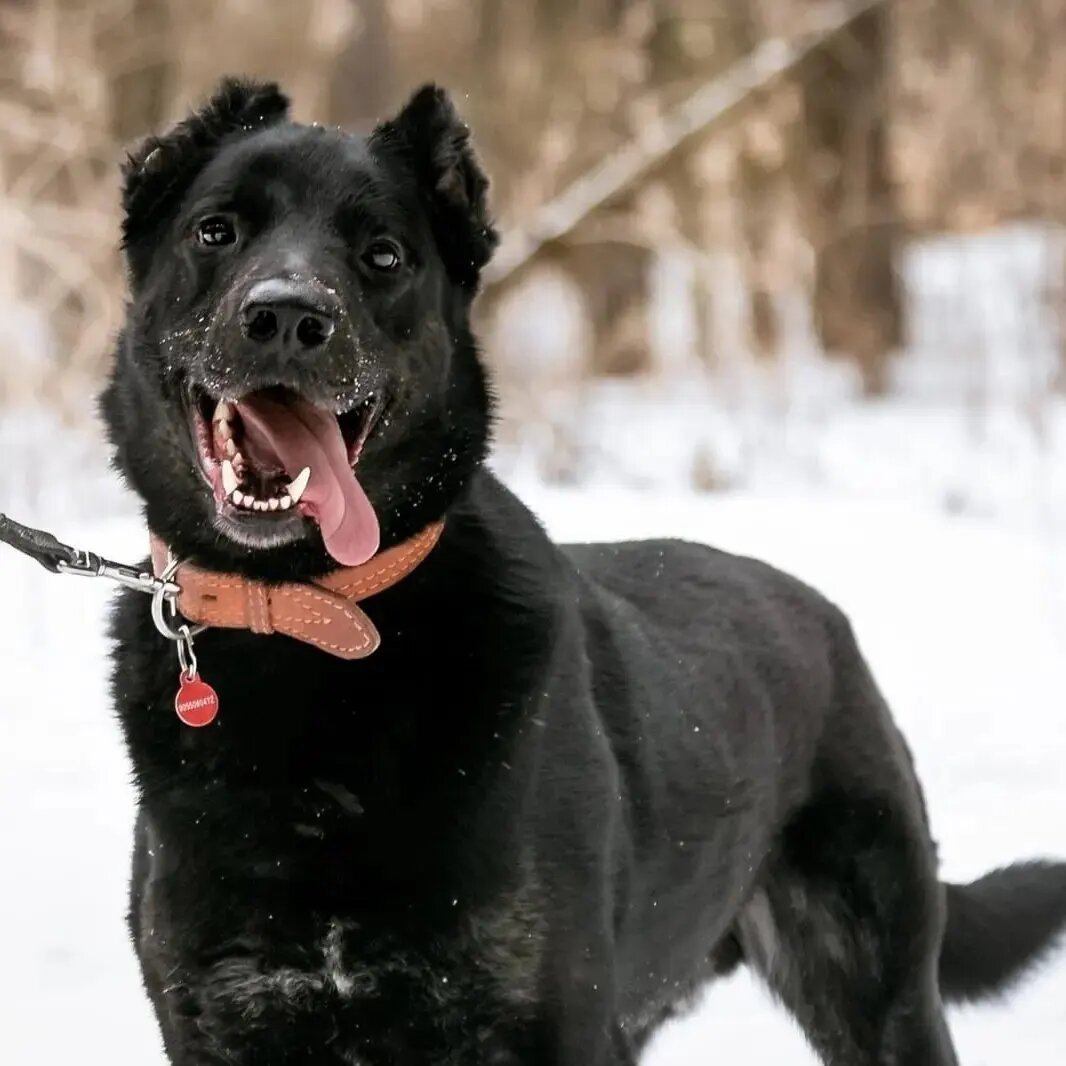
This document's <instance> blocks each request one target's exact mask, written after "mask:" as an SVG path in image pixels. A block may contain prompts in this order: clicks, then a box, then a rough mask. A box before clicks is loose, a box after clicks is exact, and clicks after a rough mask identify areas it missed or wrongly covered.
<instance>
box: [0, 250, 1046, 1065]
mask: <svg viewBox="0 0 1066 1066" xmlns="http://www.w3.org/2000/svg"><path fill="white" fill-rule="evenodd" d="M1049 248H1050V249H1051V250H1052V252H1053V253H1054V254H1056V255H1058V254H1061V250H1062V249H1061V241H1060V238H1059V236H1058V235H1057V234H1056V233H1054V232H1049V231H1044V230H1040V231H1037V230H1028V229H1017V230H1009V231H1003V232H1000V233H998V234H994V235H992V236H989V237H983V238H974V239H973V240H971V241H969V242H965V241H950V242H944V241H941V242H929V243H926V244H923V245H918V246H915V247H914V248H912V250H911V251H910V252H909V253H908V258H907V261H906V281H907V289H908V293H909V298H910V302H911V310H912V339H911V346H910V349H909V350H908V352H907V353H906V354H905V355H904V356H903V358H902V359H901V360H900V361H899V363H898V366H897V370H896V378H895V381H894V386H893V389H892V390H891V393H890V397H889V398H885V399H881V400H878V401H876V402H875V401H869V400H865V401H864V400H860V399H859V398H858V397H857V395H856V389H855V387H854V382H853V381H852V380H851V379H850V378H849V377H848V374H847V373H846V371H845V370H843V369H842V368H841V367H840V366H839V365H830V364H828V363H826V362H824V361H823V360H822V359H821V358H820V357H819V356H818V355H817V354H816V352H815V350H814V346H813V345H812V344H810V343H808V342H807V341H805V339H804V338H805V333H804V330H803V328H802V324H800V326H799V327H797V329H796V330H795V331H794V334H793V338H794V340H793V343H792V344H791V345H790V347H789V350H788V353H787V358H786V359H785V360H784V362H783V364H782V366H781V367H780V368H779V369H778V370H776V371H775V372H774V373H773V374H766V373H763V372H756V371H754V370H752V369H751V368H750V367H737V368H734V370H733V371H728V368H727V371H723V372H721V373H719V374H718V375H716V376H710V375H706V374H698V375H697V374H694V373H693V374H691V375H690V374H688V373H687V371H686V368H685V366H684V364H683V362H682V363H681V364H680V365H677V364H676V362H675V364H673V365H672V366H671V369H670V372H669V373H665V372H664V373H661V374H658V375H656V376H653V377H652V378H643V379H640V380H639V381H630V382H626V383H621V382H615V383H612V384H605V383H602V382H601V383H599V384H595V383H590V382H581V383H579V384H571V385H568V386H566V387H562V386H560V385H559V382H560V381H564V382H565V374H563V375H562V376H560V374H559V373H558V368H557V367H556V368H553V369H552V370H551V372H550V373H547V372H546V377H545V381H544V382H543V388H542V389H541V391H540V392H539V393H537V395H538V396H541V397H542V400H540V401H538V402H540V403H541V405H542V406H541V409H540V415H539V417H538V418H527V419H526V420H524V421H522V422H520V423H519V422H514V423H510V424H508V425H505V426H504V427H503V428H502V429H501V435H500V436H501V448H500V451H499V453H498V458H497V460H496V462H497V466H498V468H499V469H500V471H501V472H502V473H503V474H504V476H506V477H507V478H508V480H509V481H510V482H511V483H512V484H513V485H514V487H515V488H516V489H517V490H518V491H519V493H520V494H521V495H522V496H523V497H524V498H525V499H526V501H527V502H528V503H529V504H530V505H531V506H532V507H533V509H534V510H535V511H536V512H537V513H538V514H539V515H540V516H541V517H542V518H543V519H544V520H545V521H546V522H547V524H548V527H549V529H550V530H551V532H552V533H553V534H554V535H555V536H557V537H558V538H561V539H582V540H584V539H593V538H597V539H619V538H628V537H645V536H659V535H672V536H683V537H689V538H693V539H696V540H702V541H706V542H709V543H712V544H715V545H718V546H720V547H723V548H728V549H732V550H736V551H740V552H744V553H747V554H753V555H757V556H761V557H763V558H765V559H767V560H769V561H771V562H773V563H775V564H777V565H778V566H781V567H783V568H785V569H788V570H790V571H792V572H794V573H795V574H797V575H799V576H800V577H802V578H803V579H805V580H806V581H808V582H810V583H812V584H814V585H816V586H818V587H819V588H821V589H822V590H823V591H824V592H826V593H827V594H828V595H829V596H830V597H832V598H833V599H835V600H836V601H837V602H838V603H840V604H841V605H842V606H843V607H844V608H845V609H846V610H847V611H848V612H849V613H850V615H851V617H852V619H853V621H854V623H855V627H856V630H857V632H858V634H859V637H860V640H861V642H862V644H863V646H864V648H865V651H866V653H867V655H868V657H869V659H870V661H871V663H872V665H873V668H874V670H875V673H876V674H877V676H878V678H879V680H880V682H881V684H882V686H883V688H884V690H885V692H886V694H887V696H888V699H889V700H890V702H891V703H892V705H893V707H894V708H895V713H896V715H897V718H898V720H899V722H900V723H901V725H902V728H903V730H904V731H905V733H906V735H907V737H908V739H909V741H910V743H911V746H912V748H913V750H914V753H915V757H916V759H917V762H918V767H919V771H920V774H921V778H922V780H923V782H924V785H925V788H926V790H927V794H928V799H929V804H930V808H931V816H932V821H933V825H934V829H935V834H936V836H937V839H938V841H939V844H940V848H941V854H942V857H943V863H944V867H943V874H944V877H945V878H947V879H954V880H966V879H970V878H973V877H976V876H978V875H980V874H981V873H983V872H984V871H986V870H987V869H989V868H990V867H993V866H996V865H999V864H1003V863H1007V862H1010V861H1012V860H1014V859H1018V858H1027V857H1036V856H1056V855H1058V856H1066V781H1064V768H1066V728H1064V713H1066V654H1064V649H1066V404H1064V402H1063V400H1062V398H1061V396H1060V397H1057V398H1056V396H1055V394H1054V392H1053V391H1052V390H1050V389H1049V388H1048V377H1049V375H1050V373H1051V365H1052V359H1053V356H1054V344H1053V331H1052V330H1051V329H1050V327H1047V328H1045V327H1044V326H1043V325H1042V324H1041V319H1040V317H1039V316H1034V315H1027V316H1025V318H1024V321H1019V318H1018V316H1017V314H1016V313H1015V312H1016V308H1017V306H1018V305H1019V301H1020V300H1021V298H1022V297H1021V295H1020V294H1022V293H1023V292H1030V291H1031V287H1032V278H1031V277H1030V276H1029V275H1030V274H1031V272H1032V269H1033V264H1034V263H1038V262H1040V261H1041V260H1042V259H1043V257H1046V256H1047V255H1048V254H1049ZM671 269H673V268H672V267H671V266H670V264H669V263H666V264H664V266H663V271H664V274H663V278H662V279H660V280H661V284H662V286H663V296H662V299H661V300H660V301H659V306H660V308H661V309H664V310H661V313H660V314H659V322H658V326H657V331H658V337H659V345H660V349H661V352H660V354H661V356H662V358H663V359H664V360H666V361H667V362H669V361H670V359H671V358H672V356H673V355H675V354H676V351H677V350H678V349H679V347H681V345H680V341H679V336H680V334H679V331H680V332H681V333H683V330H684V323H683V321H682V319H683V315H680V316H679V315H678V314H677V313H674V311H671V307H673V306H674V305H672V304H671V301H670V298H669V295H670V280H669V279H670V277H671ZM553 298H554V297H551V296H550V294H549V295H545V296H544V299H545V300H548V299H553ZM565 302H566V301H565V298H560V299H559V300H558V301H557V304H556V305H552V307H551V308H550V309H549V310H550V311H551V313H547V312H544V313H542V314H541V316H540V317H539V319H538V322H537V328H535V329H533V330H532V331H531V335H530V336H528V337H527V338H526V341H527V342H528V344H529V345H530V346H533V347H535V346H536V344H538V343H540V344H542V345H543V347H544V349H545V350H553V351H558V350H559V349H560V347H561V338H560V336H559V335H558V333H556V334H552V333H551V330H553V329H554V330H556V331H565V330H566V329H567V328H569V327H568V325H567V321H566V313H565ZM945 308H949V309H955V311H953V312H952V313H950V314H947V315H945V313H944V312H945ZM675 310H676V308H675ZM543 311H544V308H543V307H542V312H543ZM934 311H935V313H934ZM945 321H951V322H953V323H954V326H955V328H954V330H953V331H952V332H951V333H950V336H945V334H944V332H943V329H944V323H945ZM549 323H550V326H549ZM968 330H972V335H973V336H979V337H980V338H981V342H982V348H981V357H980V358H977V359H971V360H968V361H965V362H964V363H962V362H960V361H959V360H958V359H957V358H953V356H955V355H957V352H956V351H955V350H954V348H955V347H957V346H958V345H960V344H964V343H968V341H967V337H968V336H970V333H969V332H968ZM960 338H961V339H960ZM529 365H531V366H535V362H534V363H530V364H529ZM961 367H964V368H965V369H960V368H961ZM531 374H532V384H531V386H530V388H534V389H535V388H536V385H537V382H536V373H535V371H531ZM86 406H87V401H86ZM575 415H579V416H580V417H575ZM560 440H562V441H563V443H562V445H560ZM560 449H561V450H562V452H563V453H565V462H564V463H562V465H561V466H560V464H559V462H558V455H559V453H560ZM0 454H2V455H3V456H4V462H3V467H2V471H3V472H2V474H0V509H3V510H4V511H6V512H8V513H10V514H11V515H12V516H13V517H16V518H18V519H20V520H22V521H27V522H30V523H32V524H37V525H41V526H44V527H45V528H47V529H50V530H52V531H53V532H55V533H56V534H57V535H59V536H60V537H61V538H62V539H65V540H67V541H70V542H72V543H75V544H77V545H81V546H86V547H90V548H92V549H94V550H97V551H100V552H102V553H104V554H107V555H109V556H111V557H112V558H116V559H121V560H131V561H132V560H135V559H138V558H140V557H141V556H142V555H143V553H144V547H145V532H144V529H143V527H142V525H141V522H140V519H139V517H138V511H137V507H136V503H135V501H134V500H132V499H131V498H130V497H129V496H128V495H126V493H125V492H124V490H122V488H121V487H120V486H119V485H118V484H117V483H116V482H115V481H114V480H113V479H112V477H111V476H110V475H109V473H108V472H107V469H106V457H105V455H104V452H103V449H102V447H101V445H100V443H99V440H98V438H97V437H96V436H94V435H93V434H92V433H91V432H86V431H78V430H74V429H70V428H66V427H64V426H63V425H62V424H61V422H60V420H59V419H58V418H56V417H55V416H53V415H50V414H47V413H45V412H44V411H42V410H41V409H39V408H36V407H33V406H23V407H20V408H17V409H8V410H6V411H4V412H3V414H2V418H0ZM560 470H561V471H562V473H560ZM712 489H713V491H712ZM0 590H2V593H0V595H2V598H3V602H4V604H5V609H4V610H3V611H2V612H0V665H2V673H0V677H2V688H0V693H2V695H0V809H2V811H3V816H2V817H0V946H2V948H3V952H4V965H3V967H0V1060H2V1061H4V1062H8V1063H14V1064H18V1066H21V1064H24V1063H25V1064H30V1063H32V1064H34V1066H68V1064H69V1063H72V1062H89V1063H97V1062H100V1063H103V1062H107V1063H111V1064H114V1066H157V1064H158V1066H161V1064H162V1062H163V1060H162V1055H161V1052H160V1050H159V1045H158V1038H157V1034H156V1031H155V1026H154V1022H153V1019H152V1017H151V1015H150V1012H149V1008H148V1005H147V1001H146V999H145V997H144V995H143V994H142V992H141V989H140V985H139V977H138V973H137V969H136V965H135V962H134V958H133V954H132V951H131V949H130V947H129V945H128V943H127V940H126V933H125V928H124V924H123V912H124V907H125V896H126V879H127V867H128V850H129V842H130V830H131V824H132V818H133V796H132V792H131V789H130V785H129V767H128V764H127V761H126V758H125V755H124V752H123V750H122V748H121V745H120V742H119V734H118V729H117V725H116V723H115V721H114V719H113V716H112V712H111V709H110V707H109V706H108V702H107V698H106V694H105V679H106V675H107V671H108V667H107V654H108V649H107V646H106V641H105V639H104V636H103V632H104V621H103V619H104V615H105V612H106V609H107V603H108V598H109V594H108V591H107V590H106V589H104V588H101V587H98V583H89V582H84V583H83V582H80V581H78V580H76V579H73V578H58V577H50V576H48V575H46V574H45V573H44V571H42V570H41V569H40V568H38V567H37V566H36V565H35V564H33V563H31V562H28V561H26V560H24V559H22V558H21V557H17V556H15V555H14V554H13V553H10V552H8V551H3V552H0ZM951 1020H952V1027H953V1031H954V1033H955V1037H956V1040H957V1042H958V1046H959V1052H960V1057H961V1060H962V1062H963V1063H964V1064H966V1066H1005V1064H1014V1063H1022V1062H1024V1063H1026V1064H1033V1066H1043V1064H1047V1066H1054V1064H1058V1063H1062V1062H1063V1061H1066V950H1064V951H1062V952H1060V953H1059V955H1058V956H1057V957H1056V958H1055V959H1054V960H1053V961H1052V962H1051V963H1050V964H1048V965H1047V966H1046V967H1045V968H1044V969H1043V970H1042V972H1041V973H1040V974H1039V975H1038V976H1036V977H1035V978H1034V979H1033V980H1031V981H1030V982H1029V983H1027V984H1026V985H1025V986H1024V987H1023V988H1022V989H1020V990H1019V991H1018V992H1017V993H1016V994H1015V995H1013V996H1012V997H1011V998H1010V999H1009V1001H1008V1002H1006V1003H1005V1004H1002V1005H990V1006H980V1007H972V1008H968V1009H966V1010H964V1011H955V1012H953V1013H952V1019H951ZM712 1061H713V1062H721V1063H734V1062H735V1063H740V1062H743V1063H750V1064H753V1066H758V1064H764V1066H770V1064H773V1066H779V1064H781V1063H788V1064H790V1066H791V1064H796V1066H804V1064H807V1063H811V1062H813V1059H812V1058H811V1057H810V1054H809V1052H807V1051H806V1050H805V1048H804V1044H803V1041H802V1038H801V1037H800V1035H799V1034H798V1032H797V1031H796V1030H795V1029H794V1028H793V1027H792V1026H791V1023H790V1022H789V1021H788V1020H787V1018H786V1017H785V1016H784V1015H783V1014H782V1013H780V1012H779V1011H778V1010H777V1009H776V1008H775V1007H773V1006H772V1005H771V1004H770V1002H769V1001H768V1000H767V999H766V997H765V996H764V995H763V994H762V993H761V991H759V990H758V989H757V988H756V987H755V986H754V985H752V983H751V982H750V981H749V980H748V978H747V977H746V976H744V975H741V976H739V977H737V978H735V979H731V980H730V981H728V982H724V983H721V984H719V985H717V986H715V987H714V989H713V990H712V991H711V993H710V994H709V996H708V997H707V999H706V1001H705V1002H704V1003H703V1004H702V1005H701V1006H700V1007H699V1008H698V1009H697V1010H696V1011H695V1012H694V1013H693V1014H692V1015H691V1017H689V1018H688V1019H686V1020H684V1021H682V1022H679V1023H676V1024H674V1025H671V1026H670V1027H669V1028H668V1029H666V1030H665V1031H664V1032H663V1033H662V1034H661V1036H660V1037H659V1038H658V1039H657V1041H656V1042H655V1044H654V1046H653V1047H652V1049H651V1050H650V1052H649V1054H648V1055H647V1059H646V1066H700V1064H703V1063H707V1062H712Z"/></svg>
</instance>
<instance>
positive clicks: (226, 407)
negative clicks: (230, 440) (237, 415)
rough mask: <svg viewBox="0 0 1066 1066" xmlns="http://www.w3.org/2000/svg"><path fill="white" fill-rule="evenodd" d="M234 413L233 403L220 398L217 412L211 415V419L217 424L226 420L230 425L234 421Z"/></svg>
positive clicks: (216, 406) (216, 407)
mask: <svg viewBox="0 0 1066 1066" xmlns="http://www.w3.org/2000/svg"><path fill="white" fill-rule="evenodd" d="M233 415H234V410H233V404H231V403H227V402H226V401H225V400H219V401H218V403H217V404H216V405H215V413H214V414H213V415H212V416H211V421H212V422H213V423H216V424H217V423H219V422H224V423H227V425H228V423H230V422H232V421H233ZM230 433H231V435H232V430H230Z"/></svg>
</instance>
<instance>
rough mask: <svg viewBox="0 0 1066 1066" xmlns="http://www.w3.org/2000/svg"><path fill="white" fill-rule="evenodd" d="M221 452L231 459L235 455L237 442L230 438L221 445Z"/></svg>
mask: <svg viewBox="0 0 1066 1066" xmlns="http://www.w3.org/2000/svg"><path fill="white" fill-rule="evenodd" d="M222 450H223V451H224V452H225V453H226V454H227V455H228V456H229V457H230V458H231V459H232V458H233V457H234V456H235V455H236V454H237V442H236V441H235V440H234V439H233V438H232V437H230V439H229V440H227V441H226V442H225V443H224V444H223V445H222Z"/></svg>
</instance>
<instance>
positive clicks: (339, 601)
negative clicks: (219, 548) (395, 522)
mask: <svg viewBox="0 0 1066 1066" xmlns="http://www.w3.org/2000/svg"><path fill="white" fill-rule="evenodd" d="M443 529H444V523H443V522H434V523H433V524H432V525H429V526H426V528H425V529H423V530H422V532H421V533H418V534H416V535H415V536H413V537H412V538H411V539H410V540H407V541H404V542H403V543H402V544H397V545H396V546H395V547H393V548H388V549H386V550H385V551H383V552H379V553H378V554H377V555H375V556H374V557H373V558H372V559H370V560H369V561H368V562H365V563H363V564H362V566H349V567H345V568H344V569H342V570H335V571H333V573H331V574H327V575H325V576H324V577H320V578H316V579H315V580H314V581H311V582H306V583H303V582H301V583H297V582H286V583H283V584H267V583H266V582H263V581H252V580H250V579H249V578H246V577H241V576H239V575H237V574H217V573H213V572H212V571H210V570H201V569H199V568H198V567H195V566H193V565H192V564H191V563H181V564H180V565H179V566H178V568H177V570H176V571H175V572H174V575H173V580H174V581H175V583H176V584H178V585H179V586H180V587H181V592H180V593H179V595H178V599H177V608H178V610H179V611H180V612H181V614H182V615H183V616H184V617H185V618H186V619H187V620H188V621H190V622H194V623H196V624H198V625H205V626H220V627H222V628H226V629H250V630H251V631H252V632H253V633H284V634H285V635H286V636H289V637H295V638H296V640H302V641H304V642H305V643H307V644H313V645H314V646H315V647H316V648H321V649H322V651H327V652H329V653H330V654H331V655H336V656H337V657H338V658H341V659H362V658H364V657H365V656H367V655H370V654H371V653H372V652H374V651H376V650H377V647H378V645H379V644H380V643H381V637H380V635H379V634H378V631H377V629H376V628H375V627H374V623H373V622H371V621H370V619H369V618H368V617H367V616H366V614H365V613H364V612H363V610H362V609H361V608H359V607H357V606H356V604H357V603H358V602H359V601H360V600H365V599H366V598H367V597H368V596H373V595H374V594H375V593H378V592H382V591H383V590H385V589H387V588H389V587H391V586H392V585H395V584H396V582H397V581H400V580H401V579H403V578H405V577H406V576H407V575H408V574H409V573H411V571H412V570H414V569H415V567H416V566H418V564H419V563H421V562H422V560H423V559H425V557H426V556H427V555H429V553H430V551H432V550H433V546H434V545H435V544H436V543H437V541H438V539H439V538H440V535H441V531H442V530H443ZM166 565H167V546H166V545H165V544H164V543H163V542H162V541H161V540H160V539H159V538H158V537H157V536H155V534H152V568H153V569H154V571H155V574H156V576H157V577H158V576H159V575H160V574H161V573H162V572H163V570H164V568H165V567H166Z"/></svg>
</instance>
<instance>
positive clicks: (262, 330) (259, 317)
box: [241, 278, 337, 354]
mask: <svg viewBox="0 0 1066 1066" xmlns="http://www.w3.org/2000/svg"><path fill="white" fill-rule="evenodd" d="M336 314H337V307H336V300H335V298H334V297H333V296H332V295H331V294H330V293H328V292H326V291H325V290H323V289H320V288H318V287H316V286H313V285H309V284H305V283H302V282H298V281H290V280H288V279H282V278H276V279H272V280H270V281H260V282H258V283H257V284H255V285H253V286H252V288H251V289H250V290H249V291H248V295H247V296H246V297H245V299H244V303H243V305H242V306H241V330H242V332H243V333H244V335H245V336H246V337H247V338H248V339H249V340H251V341H254V342H255V343H256V344H262V345H270V346H271V347H276V348H278V349H281V350H283V351H286V352H293V353H297V354H299V353H301V352H310V351H314V349H316V348H321V347H322V346H323V345H324V344H325V343H326V342H327V341H328V340H329V338H330V337H331V336H332V335H333V329H334V326H335V320H336Z"/></svg>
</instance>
